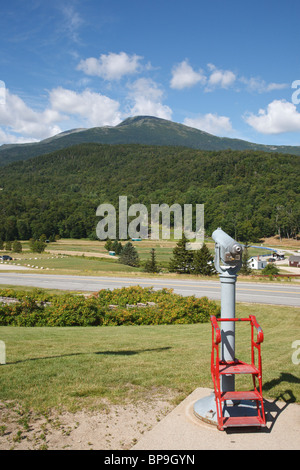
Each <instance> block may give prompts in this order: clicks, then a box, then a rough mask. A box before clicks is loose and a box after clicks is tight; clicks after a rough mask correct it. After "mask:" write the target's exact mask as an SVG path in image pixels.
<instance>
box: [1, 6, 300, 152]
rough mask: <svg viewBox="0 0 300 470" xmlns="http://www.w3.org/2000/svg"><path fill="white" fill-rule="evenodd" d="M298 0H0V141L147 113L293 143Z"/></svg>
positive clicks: (299, 75)
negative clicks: (7, 0) (6, 0)
mask: <svg viewBox="0 0 300 470" xmlns="http://www.w3.org/2000/svg"><path fill="white" fill-rule="evenodd" d="M299 21H300V2H299V0H284V1H281V0H259V1H257V0H251V2H250V1H248V0H243V1H242V0H226V1H224V0H206V1H203V0H185V1H182V0H180V1H179V0H139V1H137V0H52V1H51V2H47V1H45V0H26V1H25V0H10V1H9V2H4V0H2V1H1V4H0V41H1V47H0V145H2V144H10V143H23V142H35V141H39V140H42V139H45V138H48V137H51V136H53V135H56V134H58V133H60V132H63V131H66V130H69V129H73V128H90V127H97V126H101V127H102V126H115V125H117V124H119V123H120V122H122V121H123V120H124V119H126V118H128V117H132V116H138V115H149V116H156V117H160V118H163V119H168V120H171V121H174V122H178V123H181V124H185V125H188V126H191V127H195V128H197V129H201V130H203V131H206V132H209V133H211V134H214V135H217V136H220V137H231V138H238V139H243V140H247V141H250V142H256V143H262V144H272V145H300V67H299V66H300V47H299V45H300V41H299V39H300V27H299Z"/></svg>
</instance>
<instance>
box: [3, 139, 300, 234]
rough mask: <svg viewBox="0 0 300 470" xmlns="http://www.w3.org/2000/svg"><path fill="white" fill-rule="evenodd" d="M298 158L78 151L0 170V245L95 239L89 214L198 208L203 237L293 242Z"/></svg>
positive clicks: (299, 210)
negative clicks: (221, 233) (103, 207)
mask: <svg viewBox="0 0 300 470" xmlns="http://www.w3.org/2000/svg"><path fill="white" fill-rule="evenodd" d="M299 164H300V157H299V156H295V155H289V154H278V153H267V152H262V151H234V150H221V151H203V150H196V149H190V148H185V147H175V146H174V147H172V146H165V147H159V146H147V145H139V144H130V145H103V144H80V145H75V146H72V147H69V148H67V149H63V150H59V151H56V152H53V153H50V154H47V155H43V156H40V157H34V158H31V159H28V160H25V161H18V162H15V163H12V164H9V165H6V166H5V167H2V168H0V181H1V182H0V211H1V222H2V223H1V226H0V239H1V240H4V241H5V240H6V241H8V240H11V241H13V240H28V239H30V238H35V239H39V237H41V235H45V236H46V237H47V238H50V237H54V236H55V235H59V236H60V237H66V238H92V239H95V238H96V226H97V223H98V221H99V218H97V217H96V209H97V207H98V206H99V205H100V204H103V203H110V204H113V205H114V206H115V208H116V209H117V208H118V201H119V196H121V195H124V196H127V198H128V205H131V204H134V203H140V204H144V205H145V206H147V208H149V213H150V205H151V204H154V203H156V204H162V203H166V204H168V205H170V206H171V205H172V204H174V203H179V204H181V205H183V204H193V205H196V204H204V205H205V206H204V212H205V214H204V217H205V231H206V234H207V235H208V236H209V235H211V233H212V232H213V231H214V230H215V229H216V228H217V227H219V226H220V227H222V229H223V230H225V231H226V232H227V233H229V234H230V235H231V236H233V237H234V238H235V239H238V240H241V241H257V240H259V239H260V238H263V237H269V236H273V235H275V234H279V235H281V236H283V237H296V236H297V234H298V233H299V223H300V222H299V221H300V201H299V187H300V178H299V175H300V168H299Z"/></svg>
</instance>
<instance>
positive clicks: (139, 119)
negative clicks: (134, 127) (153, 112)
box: [116, 116, 168, 127]
mask: <svg viewBox="0 0 300 470" xmlns="http://www.w3.org/2000/svg"><path fill="white" fill-rule="evenodd" d="M154 121H156V122H159V121H161V122H168V121H166V120H165V119H162V118H158V117H155V116H133V117H129V118H127V119H125V120H124V121H122V122H120V124H118V125H117V126H116V127H122V126H128V125H131V124H145V123H146V124H147V123H152V122H154Z"/></svg>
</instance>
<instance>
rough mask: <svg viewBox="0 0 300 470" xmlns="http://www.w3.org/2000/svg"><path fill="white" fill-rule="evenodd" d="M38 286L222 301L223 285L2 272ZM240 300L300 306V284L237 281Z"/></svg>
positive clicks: (3, 278) (1, 280)
mask: <svg viewBox="0 0 300 470" xmlns="http://www.w3.org/2000/svg"><path fill="white" fill-rule="evenodd" d="M1 284H9V285H15V286H34V287H41V288H45V289H62V290H70V291H83V292H97V291H98V290H100V289H115V288H120V287H124V286H134V285H140V286H142V287H147V286H148V287H153V288H154V289H162V288H168V289H173V290H174V292H175V293H178V294H181V295H184V296H186V295H195V296H196V297H203V296H207V297H208V298H209V299H213V300H220V295H221V287H220V282H219V281H218V280H212V281H210V280H209V281H202V280H199V281H198V280H189V279H186V278H185V279H169V278H165V277H164V278H160V277H159V276H158V277H155V278H146V277H145V278H143V277H139V278H133V277H132V278H130V277H109V276H72V275H51V274H31V273H30V274H29V273H26V274H24V273H18V272H0V285H1ZM236 301H237V302H246V303H259V304H272V305H287V306H296V307H300V285H295V284H293V285H289V284H288V283H279V282H277V281H274V282H272V283H256V282H242V281H239V280H238V282H237V284H236Z"/></svg>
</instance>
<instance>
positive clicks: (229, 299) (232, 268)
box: [212, 228, 243, 392]
mask: <svg viewBox="0 0 300 470" xmlns="http://www.w3.org/2000/svg"><path fill="white" fill-rule="evenodd" d="M212 238H213V240H214V241H215V260H214V264H215V268H216V270H217V271H218V273H219V278H220V281H221V318H235V297H236V294H235V290H236V280H237V273H238V271H239V270H240V269H241V267H242V253H243V246H242V245H240V243H238V242H237V241H235V240H234V239H233V238H231V237H230V236H229V235H228V234H227V233H225V232H224V231H223V230H222V229H221V228H217V230H215V231H214V232H213V234H212ZM221 328H222V329H221V337H222V359H223V360H224V361H234V358H235V357H234V356H235V322H234V321H233V322H223V324H222V327H221ZM222 381H223V383H222V384H221V386H222V390H223V391H224V392H225V391H232V390H234V375H231V376H230V375H227V376H224V377H222Z"/></svg>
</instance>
